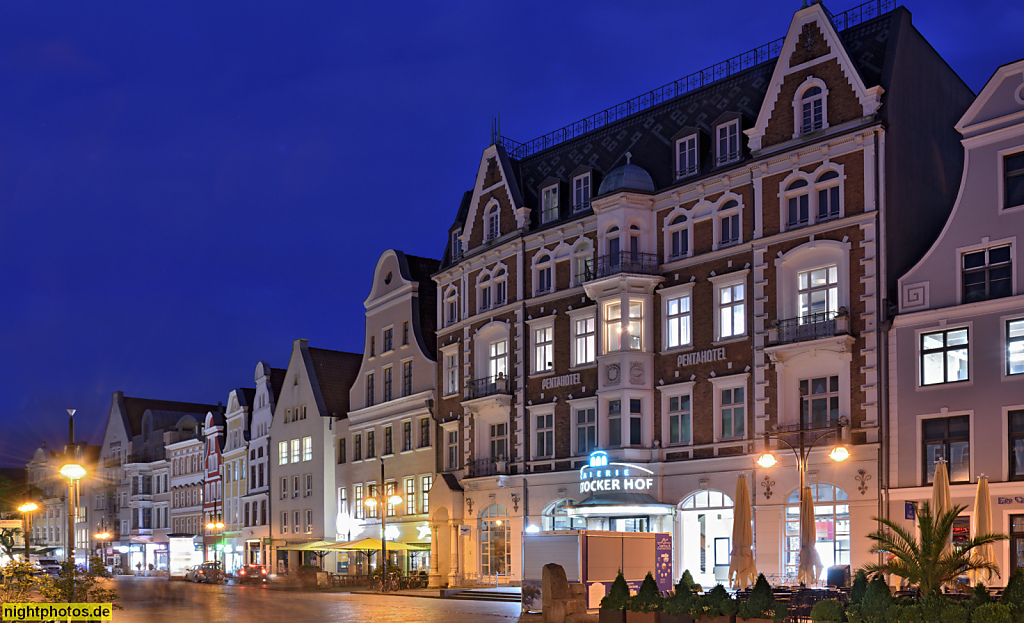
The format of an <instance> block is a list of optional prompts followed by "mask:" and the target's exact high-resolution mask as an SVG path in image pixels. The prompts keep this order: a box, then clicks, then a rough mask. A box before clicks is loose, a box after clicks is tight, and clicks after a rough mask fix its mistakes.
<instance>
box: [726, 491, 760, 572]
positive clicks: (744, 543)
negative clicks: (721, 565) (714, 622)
mask: <svg viewBox="0 0 1024 623" xmlns="http://www.w3.org/2000/svg"><path fill="white" fill-rule="evenodd" d="M735 500H736V506H735V508H733V518H732V553H731V554H730V556H729V580H730V581H731V582H732V585H733V586H734V587H736V588H746V587H748V586H753V585H754V582H755V581H756V580H757V567H755V566H754V553H753V552H752V551H750V547H751V546H752V545H753V544H754V532H753V530H752V528H751V527H750V524H751V520H752V519H753V516H754V512H753V509H751V507H750V490H749V489H748V488H747V477H746V476H744V475H742V474H741V475H740V477H739V478H738V479H737V480H736V498H735Z"/></svg>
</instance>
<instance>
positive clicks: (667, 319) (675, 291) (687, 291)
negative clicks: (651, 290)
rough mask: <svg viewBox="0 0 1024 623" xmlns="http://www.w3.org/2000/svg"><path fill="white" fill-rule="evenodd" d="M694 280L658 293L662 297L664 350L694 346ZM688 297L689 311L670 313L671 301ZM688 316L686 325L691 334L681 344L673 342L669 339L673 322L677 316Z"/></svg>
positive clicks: (662, 346) (662, 345)
mask: <svg viewBox="0 0 1024 623" xmlns="http://www.w3.org/2000/svg"><path fill="white" fill-rule="evenodd" d="M693 285H694V284H693V282H689V283H684V284H682V285H678V286H674V287H671V288H665V289H664V290H660V291H659V292H658V295H659V296H660V297H661V318H662V320H661V335H662V340H661V341H662V344H661V348H662V350H665V351H667V350H676V349H690V348H693ZM682 298H685V299H687V304H688V311H686V312H685V313H679V314H676V315H670V314H669V309H670V307H671V306H670V303H671V301H674V300H677V299H682ZM683 317H685V318H686V325H687V329H688V333H689V335H688V336H687V337H688V339H687V340H685V341H682V342H680V343H679V344H672V343H671V342H670V341H669V336H670V335H671V330H670V327H671V324H672V321H673V320H674V319H676V318H683Z"/></svg>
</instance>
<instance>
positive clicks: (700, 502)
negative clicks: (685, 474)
mask: <svg viewBox="0 0 1024 623" xmlns="http://www.w3.org/2000/svg"><path fill="white" fill-rule="evenodd" d="M732 506H733V503H732V498H731V497H729V496H728V495H726V494H724V493H722V492H721V491H714V490H710V489H709V490H705V491H697V492H695V493H691V494H690V495H688V496H687V497H686V499H684V500H683V501H682V502H681V503H680V504H679V508H681V509H683V510H689V509H693V508H732Z"/></svg>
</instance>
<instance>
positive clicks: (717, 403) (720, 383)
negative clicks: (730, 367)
mask: <svg viewBox="0 0 1024 623" xmlns="http://www.w3.org/2000/svg"><path fill="white" fill-rule="evenodd" d="M749 380H750V374H749V373H747V372H744V373H741V374H731V375H729V376H718V377H715V378H712V379H711V385H712V387H713V388H714V401H713V409H714V411H713V413H714V435H715V441H716V442H721V441H740V440H743V439H750V438H751V430H750V427H749V426H748V424H749V423H750V404H751V400H750V388H749V387H748V381H749ZM737 388H742V389H743V435H742V436H732V437H723V432H722V407H723V405H722V391H723V390H726V389H737ZM732 404H736V403H732ZM691 406H692V403H691ZM734 422H735V416H734ZM735 429H736V425H735V423H734V424H733V430H735Z"/></svg>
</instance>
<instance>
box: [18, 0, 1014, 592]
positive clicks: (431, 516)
mask: <svg viewBox="0 0 1024 623" xmlns="http://www.w3.org/2000/svg"><path fill="white" fill-rule="evenodd" d="M1022 85H1024V63H1021V62H1017V63H1012V64H1009V65H1006V66H1003V67H1001V68H999V69H998V70H996V72H995V74H994V75H993V77H992V78H991V79H990V81H989V82H988V84H987V85H986V86H985V88H984V89H983V90H982V92H981V93H980V94H979V95H977V96H975V95H974V94H973V93H972V92H971V91H970V89H969V88H968V87H967V86H966V85H964V83H963V82H962V81H961V80H960V78H959V77H958V76H957V75H956V74H955V73H954V72H953V71H952V70H951V69H950V67H949V66H948V64H947V63H946V62H945V61H944V60H943V59H942V58H941V57H940V56H939V55H938V54H937V53H936V52H935V50H934V49H933V48H932V47H931V46H930V45H929V44H928V43H927V41H925V39H924V38H923V37H922V36H921V34H920V33H919V32H918V31H917V30H916V29H915V27H914V26H913V23H912V21H911V15H910V13H909V11H907V10H906V9H904V8H902V7H894V6H892V3H890V2H886V1H872V2H868V3H866V4H864V5H862V6H859V7H856V8H854V9H851V10H850V11H847V12H845V13H840V14H832V13H830V12H829V11H828V10H827V9H826V8H825V7H824V6H823V5H822V4H818V3H816V4H811V5H810V6H808V7H805V8H802V9H800V10H799V11H797V12H796V13H795V14H794V16H793V19H792V21H791V23H790V26H789V28H788V31H787V32H786V33H785V36H784V37H783V38H782V39H781V40H779V41H776V42H774V43H772V44H770V45H768V46H763V47H762V48H758V49H757V50H754V51H752V52H751V53H749V54H745V55H742V56H740V57H737V58H735V59H730V61H728V62H726V63H722V64H720V65H718V66H716V67H715V68H712V69H711V70H708V71H702V72H698V73H697V74H694V75H692V76H689V77H687V78H685V79H683V80H680V81H677V82H675V83H672V84H670V85H667V86H666V87H664V88H662V89H659V90H657V91H656V92H654V93H657V94H658V95H657V97H653V96H652V97H648V98H646V99H638V100H636V101H635V102H631V103H630V104H629V105H628V106H627V105H623V106H621V107H616V108H615V109H610V110H608V111H604V112H603V113H599V114H597V115H594V116H593V117H591V118H589V119H588V120H587V121H586V122H581V123H580V124H576V125H574V126H570V127H568V128H563V129H562V130H560V131H558V132H556V133H553V134H552V135H548V136H545V137H541V138H540V139H537V140H535V141H531V142H529V143H517V142H515V141H511V140H509V139H506V138H504V137H501V136H494V137H493V141H492V144H491V145H490V146H489V147H488V148H487V149H485V150H484V152H483V155H482V158H481V161H480V165H479V168H478V170H477V173H476V176H475V182H474V185H473V188H472V189H471V190H469V191H467V192H466V194H465V195H464V197H463V200H462V202H461V204H460V205H459V207H458V210H457V211H456V216H455V219H454V222H453V223H452V225H451V227H450V228H449V230H448V238H447V240H446V241H445V250H444V253H443V255H442V258H441V260H440V261H435V260H428V259H424V258H417V257H413V256H408V255H405V254H403V253H401V252H399V251H387V252H385V253H384V254H383V255H382V256H381V258H380V260H379V261H378V264H377V267H376V269H375V271H374V274H373V283H372V286H371V289H370V294H369V296H368V297H367V298H366V300H365V302H364V304H365V307H366V332H365V342H364V351H363V353H362V354H352V353H342V352H337V351H331V350H323V349H318V348H314V347H310V346H309V345H308V344H307V343H306V341H305V340H296V341H295V343H294V344H293V347H292V352H291V356H290V359H289V361H288V363H287V367H286V368H281V369H278V368H271V367H270V366H268V365H267V364H265V363H259V364H258V365H257V368H256V373H255V378H254V383H255V388H254V389H253V388H250V387H246V388H244V389H237V390H234V391H232V392H230V394H229V395H228V399H227V403H226V404H227V406H226V407H223V406H213V405H193V404H185V403H167V402H160V401H147V400H140V399H131V398H126V397H123V396H122V395H121V394H120V393H117V394H115V395H114V400H113V402H112V406H111V411H110V417H109V422H108V427H107V432H106V435H105V438H104V441H103V445H102V447H101V448H100V450H99V458H98V461H99V468H100V470H101V471H102V473H104V474H105V476H104V483H105V485H104V489H103V491H105V493H104V494H100V493H97V494H96V496H95V501H94V505H95V506H94V508H93V515H92V516H91V519H90V520H89V521H90V522H91V524H90V525H91V526H95V525H98V524H99V523H100V522H102V523H103V525H104V526H106V527H108V528H110V529H114V530H116V531H117V533H116V534H117V536H116V537H115V538H116V546H117V547H118V548H127V550H126V551H127V553H128V560H127V562H126V563H125V564H126V565H128V566H135V565H138V564H140V563H141V564H142V565H144V566H145V565H148V564H155V565H156V566H157V567H159V566H160V564H161V562H160V551H161V546H160V543H161V538H162V535H163V534H164V533H172V532H182V533H195V534H200V535H203V538H204V539H205V540H204V542H203V547H204V548H205V551H206V553H207V556H210V555H214V554H215V553H216V552H218V551H220V552H222V553H225V552H226V555H227V556H229V557H230V558H227V559H226V560H228V568H229V569H230V568H231V567H232V566H233V565H235V566H236V565H238V564H241V563H242V562H243V561H253V562H260V563H265V564H270V565H271V566H272V567H273V568H274V569H276V570H281V569H283V568H285V567H289V568H294V566H295V565H297V564H299V563H300V562H302V561H309V560H311V558H310V556H311V554H309V553H303V552H300V551H295V550H294V549H292V548H293V547H295V546H297V545H301V544H303V543H309V542H313V541H317V540H328V541H339V542H340V541H348V540H352V539H356V538H360V537H363V536H377V531H378V530H379V526H380V521H379V515H378V513H381V512H383V513H386V515H387V517H388V521H387V523H388V526H389V531H388V534H387V535H386V536H387V538H388V539H389V540H392V541H394V542H397V543H402V544H405V545H407V546H408V547H409V548H410V551H409V552H407V553H396V554H395V555H396V556H397V557H400V558H401V560H402V561H403V564H405V565H407V568H408V569H409V570H426V571H428V572H429V574H430V578H431V582H432V584H433V585H441V584H449V583H471V582H474V581H480V580H481V579H486V580H487V581H498V582H502V581H508V582H516V581H520V580H522V579H523V567H522V558H521V552H522V540H521V535H522V534H523V533H524V532H527V531H531V532H532V531H535V530H561V529H580V528H589V529H601V530H617V531H657V532H666V533H670V534H671V535H672V537H673V553H672V560H673V567H674V569H675V572H674V575H675V576H678V575H679V574H681V572H682V570H683V569H689V570H690V571H691V573H692V574H693V576H694V578H695V579H696V580H697V581H698V582H700V583H702V584H711V583H713V582H715V581H720V580H722V579H723V578H724V574H725V573H726V571H727V569H728V553H729V551H730V548H731V544H730V538H731V534H732V523H733V514H732V508H733V505H734V502H735V501H734V500H733V499H732V496H733V491H734V490H735V486H736V481H737V477H738V476H740V475H743V476H746V477H747V479H748V481H749V482H750V483H751V484H752V486H751V490H752V502H753V507H754V535H755V536H754V538H755V544H754V552H755V558H756V561H757V565H758V568H759V569H760V570H761V571H763V572H765V573H767V574H769V575H771V576H773V577H775V578H789V577H793V576H795V572H796V564H797V559H798V549H799V538H798V537H799V535H798V534H797V530H798V523H799V522H797V521H796V514H797V509H798V499H799V492H798V491H797V488H798V487H797V483H798V482H799V472H798V470H797V468H796V465H795V460H794V458H793V457H792V456H790V455H789V454H788V450H787V449H786V447H785V442H791V443H793V444H794V445H796V446H798V447H807V446H808V445H809V444H810V443H811V442H812V441H813V440H815V439H818V438H819V437H824V438H825V441H827V445H826V444H824V443H823V444H822V445H820V446H818V447H816V448H815V449H814V450H813V451H811V452H810V455H809V456H810V458H809V460H808V462H807V470H806V473H805V474H804V475H805V477H806V480H807V483H808V484H809V485H810V486H811V489H812V492H813V495H814V499H815V513H816V527H817V528H816V529H817V534H816V548H817V550H818V551H819V555H820V556H821V558H822V560H823V562H824V563H825V564H826V566H830V565H847V564H851V565H853V566H859V565H861V564H863V563H865V562H867V561H868V560H869V559H870V555H869V554H868V549H869V542H868V539H867V534H868V533H869V532H871V531H872V530H873V529H874V527H875V523H874V522H873V521H872V517H875V516H889V517H892V518H896V519H900V520H905V521H908V522H909V521H911V520H912V517H913V516H914V513H915V512H916V510H917V505H918V503H919V502H921V501H923V500H925V499H927V498H928V496H929V491H930V483H931V478H932V475H933V473H934V466H935V464H936V463H937V462H938V461H942V460H944V461H946V462H947V463H948V464H949V466H950V472H951V478H952V481H953V487H952V489H953V497H954V501H956V502H960V503H970V502H972V501H973V491H974V485H975V483H976V482H977V480H978V478H979V476H981V475H982V474H986V475H987V476H988V478H989V479H990V482H991V483H992V486H991V491H992V495H993V499H992V503H993V506H994V508H996V509H998V511H997V512H996V513H995V525H994V526H993V527H994V529H996V530H1000V531H1005V532H1008V533H1011V536H1012V539H1011V541H1010V542H1008V543H1007V544H1006V545H1004V546H1002V549H1000V550H998V552H997V556H998V559H999V561H1000V564H1001V565H1002V566H1003V568H1004V569H1012V568H1016V567H1024V495H1022V492H1021V491H1020V490H1019V482H1018V480H1019V479H1024V399H1022V398H1021V396H1022V395H1024V393H1022V391H1021V388H1022V387H1024V385H1021V382H1022V381H1024V276H1022V274H1021V271H1019V270H1018V268H1017V267H1018V264H1019V263H1020V261H1021V260H1022V259H1024V256H1022V255H1021V250H1020V245H1018V244H1017V241H1016V236H1017V233H1018V232H1024V222H1022V221H1021V219H1022V218H1024V216H1022V214H1024V86H1022ZM922 94H927V96H925V95H922ZM958 176H959V177H960V183H959V184H958V183H957V178H958ZM835 443H843V444H845V445H846V446H847V447H848V449H849V451H850V455H851V456H850V459H849V460H848V461H846V462H844V463H833V462H831V461H830V460H829V459H828V458H827V456H826V455H827V453H828V451H829V449H830V446H831V445H832V444H835ZM766 449H772V450H775V451H777V452H778V453H779V459H780V461H781V462H780V465H778V466H776V467H773V468H770V469H766V468H761V467H759V466H758V465H756V464H755V463H754V458H755V457H756V456H757V455H758V454H760V453H761V452H763V451H764V450H766ZM595 452H598V453H599V456H600V457H601V461H602V462H603V461H605V460H610V461H611V462H613V463H619V464H626V465H627V467H624V468H622V469H631V470H635V471H636V472H637V473H641V472H642V473H644V474H645V477H644V478H643V479H641V480H642V483H641V484H640V485H637V484H636V483H633V484H631V485H630V486H629V490H628V491H627V490H626V483H624V482H623V481H621V480H620V479H618V478H617V477H616V475H615V473H614V469H605V470H594V469H593V467H596V465H591V462H590V457H591V455H592V454H593V453H595ZM37 456H38V455H37ZM382 465H383V470H384V471H383V476H382V472H381V466H382ZM620 467H621V466H620ZM637 487H640V488H637ZM382 488H383V491H385V492H387V494H389V495H390V494H392V493H395V494H397V495H399V496H401V498H402V502H401V503H400V504H395V505H391V504H385V505H384V507H383V508H380V507H378V508H377V509H371V508H369V507H367V506H366V505H365V501H366V500H367V499H368V498H374V497H376V496H377V495H378V494H379V493H380V492H381V490H382ZM100 498H102V501H101V499H100ZM104 505H105V506H104ZM971 515H972V510H968V511H966V512H965V514H964V515H963V517H962V521H963V522H966V523H965V524H964V525H965V526H966V528H965V529H966V530H967V531H968V532H969V530H970V529H972V528H971V527H970V522H971ZM211 518H222V519H223V523H224V525H225V527H224V529H223V532H222V533H221V532H218V533H217V534H204V531H205V528H204V526H205V524H206V523H209V522H210V520H211ZM960 528H964V526H960ZM90 529H91V528H90ZM962 533H963V529H961V530H960V531H959V532H958V534H962ZM83 534H84V536H85V537H86V538H85V539H84V540H83V541H82V542H81V544H82V545H83V547H84V546H86V545H89V546H90V547H93V546H94V544H90V543H86V541H87V540H88V531H85V532H84V533H83ZM218 543H219V544H221V545H222V548H221V549H220V550H218V549H216V545H217V544H218ZM320 562H324V563H325V564H327V565H328V566H329V567H330V568H331V570H337V571H338V572H342V573H345V572H348V573H360V572H365V571H366V567H365V564H366V562H365V559H364V558H361V557H359V556H356V555H349V554H344V553H338V554H334V553H332V554H330V555H329V556H328V557H327V558H326V559H325V560H322V561H320Z"/></svg>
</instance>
